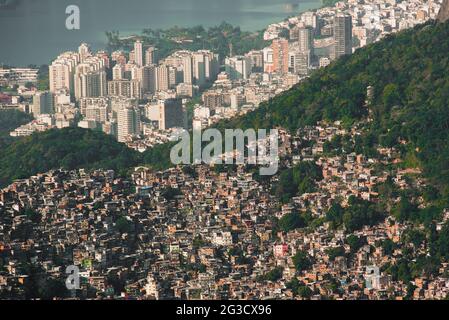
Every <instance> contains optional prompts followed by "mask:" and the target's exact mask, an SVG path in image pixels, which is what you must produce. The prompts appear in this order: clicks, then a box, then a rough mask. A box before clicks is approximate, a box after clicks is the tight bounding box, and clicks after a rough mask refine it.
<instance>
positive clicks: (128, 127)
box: [117, 106, 140, 142]
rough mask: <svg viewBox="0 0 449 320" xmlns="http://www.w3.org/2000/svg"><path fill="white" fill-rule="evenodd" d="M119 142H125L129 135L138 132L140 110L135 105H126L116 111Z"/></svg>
mask: <svg viewBox="0 0 449 320" xmlns="http://www.w3.org/2000/svg"><path fill="white" fill-rule="evenodd" d="M117 125H118V135H117V140H118V141H119V142H125V141H126V138H127V137H128V136H130V135H136V134H139V133H140V112H139V110H138V109H137V108H136V107H132V106H127V107H124V108H122V109H120V110H119V111H118V116H117Z"/></svg>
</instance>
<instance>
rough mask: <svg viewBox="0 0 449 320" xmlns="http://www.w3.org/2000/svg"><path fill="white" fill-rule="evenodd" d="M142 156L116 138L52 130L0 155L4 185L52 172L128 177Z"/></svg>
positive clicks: (0, 176) (0, 180)
mask: <svg viewBox="0 0 449 320" xmlns="http://www.w3.org/2000/svg"><path fill="white" fill-rule="evenodd" d="M140 161H141V155H140V154H139V153H137V152H136V151H133V150H130V149H128V148H127V147H126V146H125V145H124V144H122V143H118V142H117V141H115V139H114V138H113V137H112V136H108V135H105V134H104V133H102V132H97V131H91V130H86V129H81V128H65V129H61V130H57V129H52V130H49V131H46V132H43V133H36V134H33V135H31V136H29V137H26V138H22V139H20V140H18V141H15V142H13V143H11V144H9V145H8V146H7V147H5V148H2V150H1V152H0V185H5V184H8V183H10V182H11V181H12V180H14V179H21V178H26V177H29V176H31V175H34V174H36V173H39V172H46V171H48V170H50V169H57V168H65V169H76V168H87V169H97V168H104V169H113V170H116V171H117V172H118V173H119V174H125V173H126V172H127V170H128V169H130V168H132V167H133V166H136V165H138V164H139V163H140Z"/></svg>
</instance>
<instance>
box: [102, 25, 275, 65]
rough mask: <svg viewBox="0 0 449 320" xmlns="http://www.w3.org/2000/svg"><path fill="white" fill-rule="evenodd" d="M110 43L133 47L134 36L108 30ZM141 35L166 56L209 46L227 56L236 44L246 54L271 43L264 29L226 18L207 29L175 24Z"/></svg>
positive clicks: (235, 50)
mask: <svg viewBox="0 0 449 320" xmlns="http://www.w3.org/2000/svg"><path fill="white" fill-rule="evenodd" d="M106 36H107V38H108V46H109V47H110V49H112V50H117V49H124V50H130V49H131V48H132V46H133V43H134V40H135V39H134V38H124V39H122V38H120V34H119V32H117V31H110V32H106ZM138 38H140V39H141V40H142V41H143V43H144V44H145V45H153V46H155V47H156V48H157V49H158V53H157V55H158V58H165V57H166V56H168V55H169V54H171V53H172V52H174V51H176V50H181V49H185V50H192V51H196V50H201V49H209V50H212V51H214V52H216V53H218V54H219V55H220V59H221V60H223V59H224V58H225V57H226V56H229V53H230V47H231V46H232V52H233V54H244V53H246V52H248V51H250V50H252V49H262V48H264V47H265V46H267V45H268V44H269V43H268V42H267V41H264V40H263V32H262V31H260V32H246V31H242V30H240V27H234V26H233V25H231V24H229V23H226V22H222V23H221V24H220V25H218V26H215V27H210V28H208V29H205V28H204V27H203V26H196V27H190V28H181V27H177V26H175V27H172V28H170V29H166V30H161V29H144V30H143V32H142V35H140V36H139V37H138Z"/></svg>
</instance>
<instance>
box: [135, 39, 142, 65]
mask: <svg viewBox="0 0 449 320" xmlns="http://www.w3.org/2000/svg"><path fill="white" fill-rule="evenodd" d="M134 62H135V63H136V64H137V65H138V66H139V67H141V66H143V44H142V42H141V41H140V40H137V41H136V42H134Z"/></svg>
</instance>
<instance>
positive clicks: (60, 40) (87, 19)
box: [0, 0, 320, 66]
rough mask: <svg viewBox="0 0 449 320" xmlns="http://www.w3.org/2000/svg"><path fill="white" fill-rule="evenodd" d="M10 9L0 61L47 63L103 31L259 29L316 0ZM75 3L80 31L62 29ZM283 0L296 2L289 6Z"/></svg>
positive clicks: (107, 1) (98, 44) (55, 1)
mask: <svg viewBox="0 0 449 320" xmlns="http://www.w3.org/2000/svg"><path fill="white" fill-rule="evenodd" d="M12 1H16V2H17V4H16V6H15V7H14V8H6V9H5V8H3V9H0V39H1V45H0V64H8V65H17V66H19V65H28V64H43V63H49V62H50V61H51V60H52V59H53V58H54V57H56V56H57V55H58V54H59V53H60V52H62V51H65V50H69V49H74V48H76V47H77V46H78V45H79V43H80V42H83V41H85V42H88V43H89V44H91V45H92V47H93V48H94V49H100V48H103V47H104V46H105V42H106V36H105V34H104V32H105V31H110V30H118V31H120V33H121V34H122V35H127V34H133V33H140V31H141V30H142V29H144V28H168V27H172V26H174V25H178V26H193V25H199V24H202V25H204V26H212V25H217V24H219V23H220V22H222V21H227V22H229V23H232V24H234V25H239V26H240V27H241V28H242V30H250V31H255V30H260V29H263V28H265V27H266V26H267V25H268V24H270V23H273V22H277V21H281V20H283V19H284V18H286V17H288V16H290V15H294V14H297V13H299V12H300V11H304V10H306V9H311V8H317V7H319V6H320V0H307V1H301V2H300V1H298V0H163V1H161V0H127V1H124V0H12ZM71 4H75V5H78V6H79V8H80V12H81V29H80V30H71V31H69V30H67V29H66V28H65V20H66V17H67V16H66V14H65V9H66V7H67V6H68V5H71ZM286 4H298V6H296V7H294V9H293V11H292V10H291V8H292V6H288V5H286Z"/></svg>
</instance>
